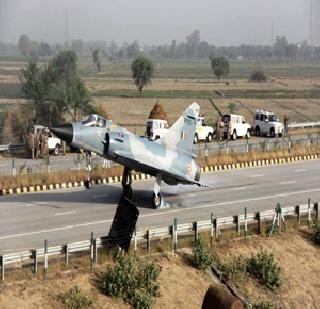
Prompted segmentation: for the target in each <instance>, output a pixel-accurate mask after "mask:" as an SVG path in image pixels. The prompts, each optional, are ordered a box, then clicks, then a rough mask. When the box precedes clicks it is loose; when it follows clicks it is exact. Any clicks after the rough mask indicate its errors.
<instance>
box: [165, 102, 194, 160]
mask: <svg viewBox="0 0 320 309" xmlns="http://www.w3.org/2000/svg"><path fill="white" fill-rule="evenodd" d="M199 110H200V106H199V104H198V103H196V102H194V103H192V104H191V105H190V106H189V107H188V108H187V109H186V110H185V111H184V112H183V113H182V115H181V116H180V118H179V119H178V120H177V121H176V122H175V123H174V124H173V125H172V126H171V128H170V129H169V130H168V132H167V133H166V135H165V136H164V137H163V138H162V143H163V144H165V145H168V146H174V147H177V148H178V149H180V150H182V151H184V152H188V153H190V154H191V153H192V146H193V140H194V134H195V132H196V125H197V120H198V118H199Z"/></svg>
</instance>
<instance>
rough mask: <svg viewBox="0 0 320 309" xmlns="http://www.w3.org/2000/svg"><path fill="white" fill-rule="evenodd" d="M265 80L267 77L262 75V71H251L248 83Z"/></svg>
mask: <svg viewBox="0 0 320 309" xmlns="http://www.w3.org/2000/svg"><path fill="white" fill-rule="evenodd" d="M266 80H267V77H266V76H265V74H264V73H263V71H261V70H258V71H253V72H252V73H251V76H250V81H252V82H259V83H261V82H265V81H266Z"/></svg>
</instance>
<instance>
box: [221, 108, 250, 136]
mask: <svg viewBox="0 0 320 309" xmlns="http://www.w3.org/2000/svg"><path fill="white" fill-rule="evenodd" d="M223 123H224V131H223V133H224V138H228V130H229V134H230V138H231V139H233V140H236V139H237V137H245V138H250V131H251V125H250V124H249V123H247V122H246V121H245V119H244V117H243V116H241V115H234V114H226V115H224V116H223Z"/></svg>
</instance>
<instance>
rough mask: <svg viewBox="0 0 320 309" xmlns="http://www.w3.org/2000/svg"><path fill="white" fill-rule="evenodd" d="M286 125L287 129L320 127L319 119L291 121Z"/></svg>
mask: <svg viewBox="0 0 320 309" xmlns="http://www.w3.org/2000/svg"><path fill="white" fill-rule="evenodd" d="M288 127H289V129H301V128H317V127H320V121H313V122H292V123H289V125H288Z"/></svg>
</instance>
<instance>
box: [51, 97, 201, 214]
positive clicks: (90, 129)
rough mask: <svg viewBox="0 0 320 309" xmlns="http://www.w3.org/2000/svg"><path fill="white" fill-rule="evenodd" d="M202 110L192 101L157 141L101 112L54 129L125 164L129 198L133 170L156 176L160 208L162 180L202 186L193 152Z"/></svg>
mask: <svg viewBox="0 0 320 309" xmlns="http://www.w3.org/2000/svg"><path fill="white" fill-rule="evenodd" d="M199 109H200V107H199V105H198V104H197V103H195V102H194V103H192V104H191V105H190V106H189V107H188V108H187V109H186V110H185V111H184V112H183V113H182V115H181V116H180V118H179V119H178V120H177V121H176V122H175V123H174V124H173V125H172V126H171V127H170V129H169V130H168V132H167V133H166V135H165V136H163V137H162V138H161V139H158V140H156V141H149V140H148V139H147V138H145V137H139V136H137V135H135V134H133V133H131V132H129V131H127V130H126V129H125V128H122V127H118V126H113V125H111V123H110V122H109V121H107V120H105V119H104V118H102V117H99V116H98V115H90V116H89V117H87V118H86V119H84V120H82V121H79V122H74V123H68V124H63V125H59V126H55V127H52V128H50V130H51V131H52V133H53V134H55V135H56V136H58V137H59V138H61V139H63V140H65V141H66V142H67V143H68V144H70V145H71V146H73V147H78V148H80V149H84V150H85V151H88V152H95V153H97V154H98V155H100V156H102V157H104V158H107V159H109V160H112V161H114V162H116V163H118V164H121V165H123V166H124V170H123V175H122V187H123V195H124V196H126V197H128V198H129V199H131V197H132V188H131V184H132V177H131V172H132V171H133V170H134V171H138V172H141V173H146V174H149V175H151V176H154V177H155V178H156V181H155V185H154V189H153V195H152V200H151V202H152V206H153V208H158V207H160V206H161V205H162V203H163V199H162V196H161V193H160V187H161V181H164V182H165V183H167V184H168V185H178V184H195V185H198V186H201V183H200V182H199V180H200V168H199V166H198V165H197V163H196V162H195V158H196V155H195V154H194V153H193V152H192V146H193V139H194V134H195V130H196V123H197V120H198V118H199Z"/></svg>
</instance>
